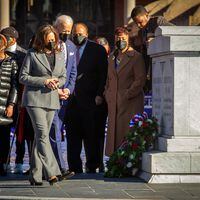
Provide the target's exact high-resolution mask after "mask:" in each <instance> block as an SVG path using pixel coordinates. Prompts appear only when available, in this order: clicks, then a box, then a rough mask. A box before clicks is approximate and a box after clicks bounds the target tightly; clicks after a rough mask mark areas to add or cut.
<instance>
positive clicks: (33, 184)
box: [29, 180, 43, 186]
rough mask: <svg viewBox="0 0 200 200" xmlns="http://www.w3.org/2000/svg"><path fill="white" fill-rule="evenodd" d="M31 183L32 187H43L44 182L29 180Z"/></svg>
mask: <svg viewBox="0 0 200 200" xmlns="http://www.w3.org/2000/svg"><path fill="white" fill-rule="evenodd" d="M29 182H30V184H31V185H32V186H42V185H43V183H42V182H37V181H34V180H29Z"/></svg>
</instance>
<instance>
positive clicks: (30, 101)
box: [19, 49, 66, 182]
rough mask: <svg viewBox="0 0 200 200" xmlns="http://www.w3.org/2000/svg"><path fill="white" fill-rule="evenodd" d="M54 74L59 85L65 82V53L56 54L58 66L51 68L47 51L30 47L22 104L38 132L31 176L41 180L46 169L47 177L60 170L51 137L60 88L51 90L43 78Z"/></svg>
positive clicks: (21, 77)
mask: <svg viewBox="0 0 200 200" xmlns="http://www.w3.org/2000/svg"><path fill="white" fill-rule="evenodd" d="M52 77H55V78H58V80H59V85H60V86H63V85H64V83H65V80H66V69H65V63H64V54H63V53H62V52H58V53H56V54H55V67H54V69H53V70H52V69H51V67H50V65H49V63H48V60H47V58H46V56H45V54H44V53H37V52H36V51H35V50H33V49H31V50H29V51H28V53H27V55H26V57H25V60H24V63H23V65H22V68H21V70H20V75H19V80H20V82H21V83H22V84H24V85H25V88H24V92H23V97H22V105H23V106H25V107H26V109H27V111H28V113H29V115H30V118H31V121H32V125H33V128H34V133H35V140H34V146H33V152H32V157H31V179H33V180H34V181H36V182H41V181H42V172H43V170H44V173H45V176H46V178H47V180H48V179H49V178H50V177H51V176H55V175H60V174H61V173H60V169H59V167H58V163H57V161H56V159H55V156H54V154H53V151H52V148H51V145H50V141H49V132H50V128H51V124H52V121H53V117H54V114H55V111H56V109H59V108H60V102H59V95H58V91H57V90H50V89H49V88H47V87H45V85H44V81H45V80H46V79H48V78H52Z"/></svg>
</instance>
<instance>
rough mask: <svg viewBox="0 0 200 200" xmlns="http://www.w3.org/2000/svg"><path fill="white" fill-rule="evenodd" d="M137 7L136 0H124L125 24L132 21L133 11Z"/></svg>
mask: <svg viewBox="0 0 200 200" xmlns="http://www.w3.org/2000/svg"><path fill="white" fill-rule="evenodd" d="M134 7H135V0H124V25H127V24H128V22H129V21H130V16H131V11H132V9H133V8H134Z"/></svg>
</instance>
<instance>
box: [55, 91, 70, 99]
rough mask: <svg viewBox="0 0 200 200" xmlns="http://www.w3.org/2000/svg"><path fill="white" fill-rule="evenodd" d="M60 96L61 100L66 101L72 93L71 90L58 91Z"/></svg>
mask: <svg viewBox="0 0 200 200" xmlns="http://www.w3.org/2000/svg"><path fill="white" fill-rule="evenodd" d="M58 95H59V98H60V99H61V100H66V99H68V98H69V95H70V92H69V89H67V88H65V89H58Z"/></svg>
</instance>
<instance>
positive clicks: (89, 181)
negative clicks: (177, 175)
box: [0, 174, 200, 200]
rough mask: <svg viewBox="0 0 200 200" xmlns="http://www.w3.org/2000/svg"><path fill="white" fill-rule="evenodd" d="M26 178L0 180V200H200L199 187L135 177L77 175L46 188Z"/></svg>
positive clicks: (16, 177) (10, 175) (46, 184)
mask: <svg viewBox="0 0 200 200" xmlns="http://www.w3.org/2000/svg"><path fill="white" fill-rule="evenodd" d="M27 178H28V177H27V176H24V175H14V174H9V175H8V176H7V177H0V199H13V200H14V199H23V200H26V199H27V200H30V199H58V200H60V199H68V200H70V199H72V198H73V200H76V199H75V198H77V200H80V199H135V200H136V199H140V200H193V199H194V200H200V184H146V183H144V182H143V181H142V180H140V179H138V178H125V179H110V178H104V177H103V175H102V174H81V175H76V176H74V177H73V178H71V179H70V180H65V181H62V182H59V183H56V184H54V185H53V186H50V185H49V184H48V183H47V182H45V181H44V185H43V186H30V184H29V182H28V181H27Z"/></svg>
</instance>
